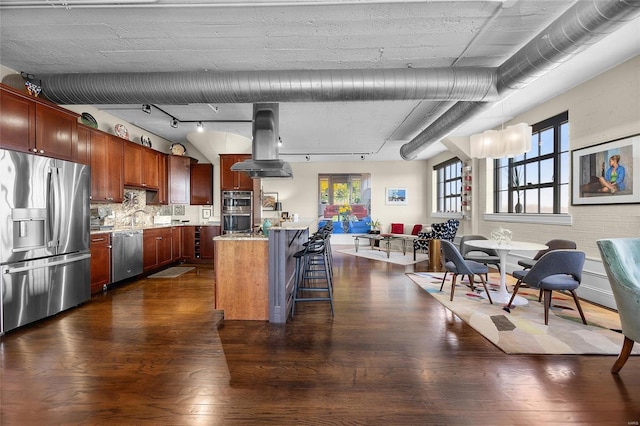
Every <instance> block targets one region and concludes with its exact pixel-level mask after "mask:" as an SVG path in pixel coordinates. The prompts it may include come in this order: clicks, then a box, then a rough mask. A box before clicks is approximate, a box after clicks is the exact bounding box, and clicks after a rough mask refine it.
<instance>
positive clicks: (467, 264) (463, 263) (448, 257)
mask: <svg viewBox="0 0 640 426" xmlns="http://www.w3.org/2000/svg"><path fill="white" fill-rule="evenodd" d="M440 244H441V246H440V247H441V249H442V253H443V254H444V257H445V264H444V268H445V271H446V272H445V274H444V277H442V284H440V291H442V288H443V287H444V280H445V278H446V277H447V274H448V273H449V272H451V273H452V274H453V280H452V282H451V297H450V298H449V300H453V292H454V291H455V288H456V279H457V277H458V275H462V276H465V275H466V276H468V277H469V285H470V286H471V290H473V289H474V287H473V278H474V276H475V275H478V276H479V277H480V281H482V285H483V287H484V291H485V292H486V293H487V298H488V299H489V302H491V304H493V301H492V300H491V294H489V289H488V288H487V282H486V281H485V279H484V275H485V274H486V273H487V271H488V270H489V268H487V265H485V264H483V263H478V262H474V261H472V260H464V259H463V257H462V255H461V254H460V252H459V251H458V249H457V248H456V246H454V245H453V243H452V242H450V241H447V240H442V241H441V242H440Z"/></svg>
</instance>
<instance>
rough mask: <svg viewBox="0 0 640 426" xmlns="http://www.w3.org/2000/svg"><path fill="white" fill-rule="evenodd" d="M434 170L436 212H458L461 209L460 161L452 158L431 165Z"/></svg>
mask: <svg viewBox="0 0 640 426" xmlns="http://www.w3.org/2000/svg"><path fill="white" fill-rule="evenodd" d="M433 170H434V171H435V172H436V176H437V178H436V181H437V185H438V190H437V198H438V202H437V209H438V213H451V212H456V213H458V212H460V211H461V209H462V161H460V160H459V159H458V158H453V159H451V160H449V161H446V162H444V163H440V164H438V165H436V166H434V167H433Z"/></svg>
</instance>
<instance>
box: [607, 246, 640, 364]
mask: <svg viewBox="0 0 640 426" xmlns="http://www.w3.org/2000/svg"><path fill="white" fill-rule="evenodd" d="M597 244H598V248H599V249H600V256H601V257H602V263H603V264H604V268H605V270H606V271H607V277H609V282H610V283H611V290H612V291H613V297H614V298H615V300H616V305H617V307H618V314H620V322H621V323H622V334H624V344H623V345H622V350H621V351H620V356H619V357H618V359H617V360H616V362H615V363H614V364H613V367H612V368H611V372H612V373H616V374H617V373H618V372H619V371H620V369H622V367H623V366H624V364H625V363H626V362H627V359H628V358H629V355H630V354H631V350H632V349H633V343H634V342H640V238H614V239H608V240H598V241H597Z"/></svg>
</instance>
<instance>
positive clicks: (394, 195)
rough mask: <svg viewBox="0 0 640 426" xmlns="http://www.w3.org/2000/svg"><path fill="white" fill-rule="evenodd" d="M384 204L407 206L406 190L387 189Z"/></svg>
mask: <svg viewBox="0 0 640 426" xmlns="http://www.w3.org/2000/svg"><path fill="white" fill-rule="evenodd" d="M384 202H385V204H389V205H393V204H397V205H402V204H407V188H387V189H386V194H385V199H384Z"/></svg>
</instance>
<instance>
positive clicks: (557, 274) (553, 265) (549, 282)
mask: <svg viewBox="0 0 640 426" xmlns="http://www.w3.org/2000/svg"><path fill="white" fill-rule="evenodd" d="M585 257H586V256H585V253H584V252H582V251H577V250H552V251H550V252H548V253H546V254H544V255H542V257H541V258H540V259H538V261H537V262H536V263H535V264H534V265H533V266H532V267H531V269H526V270H517V271H513V273H512V275H513V276H514V277H515V278H516V279H517V280H518V282H517V283H516V286H515V287H514V289H513V294H512V295H511V300H509V304H508V305H507V306H511V303H513V299H514V298H515V297H516V294H518V290H519V289H520V286H521V285H522V284H523V283H524V284H527V285H528V286H529V287H533V288H538V289H540V290H542V293H543V294H544V324H545V325H548V324H549V308H550V307H551V293H552V292H553V291H554V290H555V291H563V290H564V291H568V292H570V293H571V295H572V296H573V300H574V302H575V303H576V307H577V308H578V312H580V318H582V322H583V323H584V324H586V323H587V320H586V318H585V317H584V312H582V306H580V300H579V299H578V295H577V294H576V291H575V290H576V289H577V288H578V287H579V286H580V283H581V282H582V268H583V267H584V260H585Z"/></svg>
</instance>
